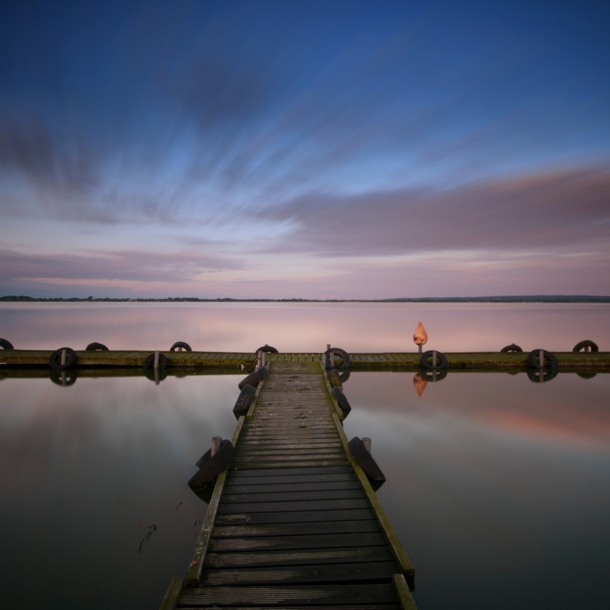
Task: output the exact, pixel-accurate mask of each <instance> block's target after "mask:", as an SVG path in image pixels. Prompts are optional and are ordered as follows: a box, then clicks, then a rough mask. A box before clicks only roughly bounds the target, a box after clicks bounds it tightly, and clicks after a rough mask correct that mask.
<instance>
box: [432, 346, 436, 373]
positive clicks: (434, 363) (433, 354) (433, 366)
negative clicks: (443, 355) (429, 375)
mask: <svg viewBox="0 0 610 610" xmlns="http://www.w3.org/2000/svg"><path fill="white" fill-rule="evenodd" d="M432 368H433V369H435V368H436V350H434V351H433V352H432Z"/></svg>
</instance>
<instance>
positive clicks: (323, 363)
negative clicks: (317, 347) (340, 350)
mask: <svg viewBox="0 0 610 610" xmlns="http://www.w3.org/2000/svg"><path fill="white" fill-rule="evenodd" d="M322 368H324V369H326V353H324V354H322Z"/></svg>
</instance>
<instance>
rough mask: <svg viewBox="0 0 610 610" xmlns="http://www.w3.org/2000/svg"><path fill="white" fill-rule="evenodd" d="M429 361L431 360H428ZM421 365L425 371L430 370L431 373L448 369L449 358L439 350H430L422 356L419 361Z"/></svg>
mask: <svg viewBox="0 0 610 610" xmlns="http://www.w3.org/2000/svg"><path fill="white" fill-rule="evenodd" d="M434 354H436V366H434V364H433V362H434ZM428 359H429V360H428ZM419 365H420V366H421V367H422V368H423V369H428V370H430V371H434V370H437V371H438V370H441V369H446V368H447V356H445V354H443V352H439V351H437V350H433V349H431V350H428V351H427V352H424V353H423V354H422V355H421V358H420V359H419Z"/></svg>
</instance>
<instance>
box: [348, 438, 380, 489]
mask: <svg viewBox="0 0 610 610" xmlns="http://www.w3.org/2000/svg"><path fill="white" fill-rule="evenodd" d="M348 447H349V450H350V453H351V454H352V456H353V457H354V459H355V460H356V462H357V463H358V466H360V468H362V470H363V471H364V474H366V476H367V477H368V478H369V479H371V480H373V481H377V482H378V483H383V482H384V481H385V480H386V478H385V475H384V474H383V472H381V468H379V466H378V465H377V462H376V461H375V460H374V458H373V456H372V455H371V454H370V453H369V452H368V451H367V450H366V447H365V446H364V443H363V442H362V441H361V440H360V437H358V436H354V438H353V439H352V440H351V441H350V442H349V443H348Z"/></svg>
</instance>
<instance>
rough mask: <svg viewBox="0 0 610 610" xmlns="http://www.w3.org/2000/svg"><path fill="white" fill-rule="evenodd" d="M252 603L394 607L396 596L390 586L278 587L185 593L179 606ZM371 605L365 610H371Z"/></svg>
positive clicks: (189, 591)
mask: <svg viewBox="0 0 610 610" xmlns="http://www.w3.org/2000/svg"><path fill="white" fill-rule="evenodd" d="M253 600H255V601H256V604H257V605H259V606H269V605H274V606H277V605H278V604H281V603H288V604H289V605H290V606H295V605H296V604H297V603H298V602H301V603H302V604H309V605H312V604H314V605H316V606H321V605H323V604H333V605H337V604H359V605H360V607H363V605H364V604H382V603H385V604H387V603H392V602H393V603H396V593H395V590H394V587H393V586H392V584H362V585H356V584H353V583H350V584H344V585H341V584H339V585H335V584H328V585H327V584H324V585H281V586H277V587H265V586H260V587H251V586H242V587H205V588H203V589H199V588H198V589H185V591H184V593H183V594H182V597H181V599H180V604H181V605H183V606H184V605H188V604H193V605H195V606H203V605H209V606H211V605H214V604H216V605H224V606H228V605H236V604H245V605H249V604H251V603H252V601H253ZM370 607H371V606H370V605H369V606H368V608H369V609H370Z"/></svg>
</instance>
